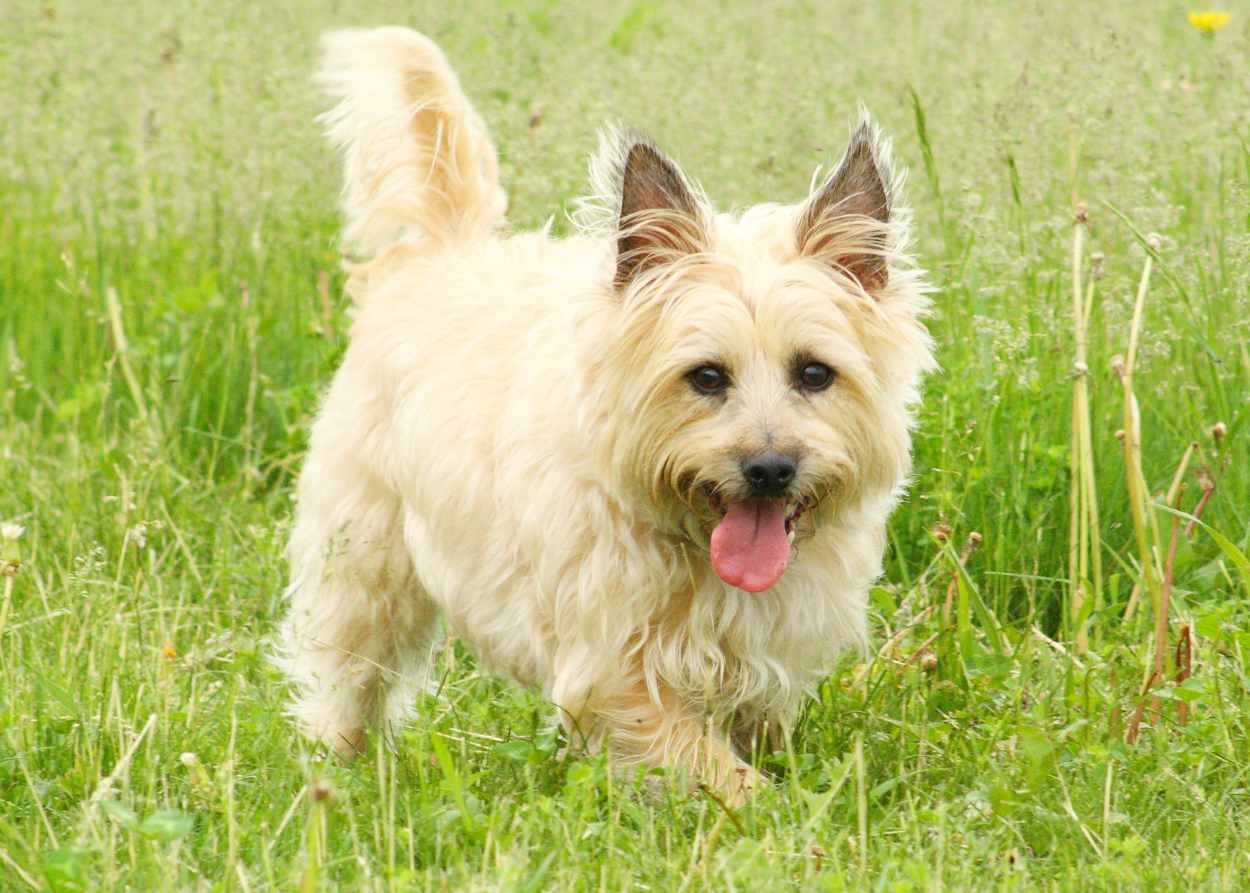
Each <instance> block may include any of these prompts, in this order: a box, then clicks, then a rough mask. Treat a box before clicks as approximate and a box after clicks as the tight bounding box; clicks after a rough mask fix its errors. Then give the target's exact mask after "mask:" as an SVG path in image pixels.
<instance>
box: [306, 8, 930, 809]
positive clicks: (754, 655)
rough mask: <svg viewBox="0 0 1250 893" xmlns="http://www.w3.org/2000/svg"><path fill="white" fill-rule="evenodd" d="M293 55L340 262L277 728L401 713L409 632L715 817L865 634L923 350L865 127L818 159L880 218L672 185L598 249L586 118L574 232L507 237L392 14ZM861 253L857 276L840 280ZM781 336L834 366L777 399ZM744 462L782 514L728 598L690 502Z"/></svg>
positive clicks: (783, 386)
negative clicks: (342, 342) (485, 671)
mask: <svg viewBox="0 0 1250 893" xmlns="http://www.w3.org/2000/svg"><path fill="white" fill-rule="evenodd" d="M326 45H327V47H328V54H327V62H326V68H325V70H324V72H323V75H322V77H323V79H324V81H325V83H327V84H329V85H331V87H332V91H333V93H334V94H335V96H336V97H337V98H338V99H339V100H340V105H339V107H338V109H337V110H336V111H334V112H332V113H331V115H330V116H329V118H328V121H329V124H330V130H331V135H332V138H333V139H334V140H335V141H336V142H337V143H338V144H339V145H340V146H341V147H342V148H343V150H344V152H345V155H346V159H347V163H346V176H347V185H346V189H345V192H344V205H345V215H346V219H347V238H348V244H349V246H350V247H351V248H352V250H353V251H355V252H358V253H359V254H360V255H361V256H360V257H359V258H358V260H359V263H358V264H357V265H356V266H355V267H354V268H353V277H352V283H351V292H352V294H353V297H354V298H355V299H356V308H355V319H354V323H353V326H352V332H351V344H350V347H349V349H348V351H347V353H346V356H345V357H344V359H343V363H342V366H341V368H340V369H339V371H338V373H337V375H336V376H335V378H334V381H333V383H332V384H331V386H330V389H329V391H328V393H327V394H326V396H325V399H324V403H323V405H322V407H321V410H320V414H319V416H318V418H317V421H316V424H315V426H314V428H313V431H312V439H311V445H310V449H309V453H308V457H307V460H306V463H305V466H304V470H303V473H302V475H301V478H300V482H299V490H298V507H297V512H296V520H295V526H294V531H293V533H292V536H291V541H290V546H289V559H290V564H291V585H290V589H289V597H290V602H291V606H290V613H289V616H288V618H287V621H286V623H285V626H284V629H283V649H282V661H283V665H284V666H285V668H286V669H287V671H288V673H289V674H290V676H291V678H292V679H293V681H294V682H295V684H296V689H297V699H296V702H295V707H294V712H295V715H296V716H297V718H298V721H299V723H300V725H301V727H302V728H303V729H304V731H305V732H306V733H307V734H309V735H310V736H312V737H313V738H315V739H317V740H321V741H324V742H326V743H328V744H330V745H332V746H334V747H335V748H337V749H338V750H339V751H340V752H343V753H345V754H350V753H351V752H353V751H355V750H356V749H358V748H360V747H361V746H362V745H363V741H364V735H365V731H366V729H367V728H368V727H370V726H372V725H377V724H379V723H384V722H390V721H395V720H398V719H401V718H403V717H404V716H405V715H406V713H407V711H408V709H409V706H410V704H411V703H412V700H413V691H414V689H415V687H417V686H420V685H421V684H422V683H423V680H424V673H425V669H426V663H427V660H428V655H429V651H430V645H431V643H432V641H433V638H434V635H435V631H436V628H437V623H438V620H437V619H438V617H440V616H441V617H442V618H443V620H444V622H445V624H446V626H447V627H448V628H449V630H450V631H451V633H453V634H454V635H456V636H459V637H461V638H462V639H463V640H464V641H465V642H466V643H467V644H468V645H469V646H470V647H471V649H472V650H473V652H474V653H475V654H476V655H477V657H478V659H479V660H480V662H481V663H482V664H483V665H484V666H486V667H487V668H489V669H491V670H493V671H495V672H498V673H502V674H504V675H506V676H509V677H511V678H513V679H516V680H518V681H520V682H522V683H526V684H530V685H534V686H537V687H539V688H541V690H542V692H543V693H544V694H545V695H546V697H548V698H549V699H550V700H551V701H552V702H553V703H554V704H555V705H556V707H557V712H558V715H559V717H560V720H561V721H562V722H563V723H564V724H565V726H566V728H567V729H568V732H569V737H570V740H571V741H572V742H573V743H574V744H585V745H586V746H589V747H591V748H598V747H602V746H607V747H609V748H610V750H611V752H612V754H613V756H614V758H615V759H617V760H619V761H620V762H621V763H622V764H629V763H632V762H643V763H647V764H655V765H665V766H669V767H672V768H675V769H678V770H681V771H682V772H689V773H693V774H694V775H696V776H698V777H701V778H703V779H704V780H706V781H709V782H711V783H713V784H716V785H718V786H719V787H721V789H722V790H723V791H725V792H726V794H727V795H728V796H730V797H731V798H733V799H735V800H736V799H739V798H740V797H741V796H743V795H745V793H747V792H748V791H749V790H750V789H751V787H752V786H753V785H754V784H756V783H757V781H758V778H757V776H756V774H755V771H754V770H753V769H751V768H750V767H749V766H748V765H747V764H746V763H745V762H743V760H742V758H741V755H740V754H739V753H735V750H734V747H733V744H732V742H738V744H739V746H741V744H742V743H743V742H748V741H751V740H753V737H754V736H755V734H756V732H757V731H758V730H759V729H760V728H762V727H764V725H765V724H767V727H769V728H771V729H772V730H774V731H776V730H780V731H781V732H783V733H784V731H785V730H788V729H789V728H790V726H791V725H792V724H793V722H794V720H795V718H796V716H797V714H798V712H799V709H800V706H801V704H802V700H803V698H804V696H805V695H806V694H808V693H809V692H810V691H811V690H812V688H813V686H814V685H815V684H816V683H817V682H818V681H819V680H820V679H821V678H822V677H823V676H825V675H826V674H827V673H828V672H829V670H830V668H831V667H832V665H833V661H834V659H835V657H836V656H837V654H838V653H839V651H841V650H843V649H846V648H854V649H864V648H865V647H866V645H867V641H868V632H867V628H866V598H867V592H868V588H869V586H870V585H871V584H872V582H873V581H874V580H875V579H876V578H877V576H878V575H879V574H880V573H881V567H882V566H881V559H882V554H883V550H884V547H885V520H886V517H887V515H888V514H889V512H890V510H891V508H892V507H893V505H894V504H895V501H896V500H897V498H898V496H899V493H900V492H901V487H902V486H903V484H904V483H905V481H906V479H907V475H908V473H909V446H910V443H909V433H908V431H909V427H910V425H911V414H910V408H911V407H912V406H913V405H914V403H915V402H916V400H917V397H918V393H917V384H918V381H919V378H920V376H921V375H922V373H923V372H924V371H926V370H927V369H929V368H931V367H932V365H933V363H932V359H931V354H930V343H929V339H928V336H927V334H926V333H925V330H924V328H923V325H922V321H921V320H922V316H923V313H924V311H925V308H926V300H925V297H924V292H925V287H924V284H923V279H922V277H921V274H920V272H919V271H917V270H916V269H915V268H914V266H913V265H912V264H911V263H910V262H909V260H908V258H907V254H906V251H907V232H906V225H907V216H906V213H905V210H904V209H903V207H902V205H901V193H900V187H901V178H900V177H899V176H898V174H897V173H895V172H893V169H892V168H891V166H890V161H889V152H888V146H887V145H886V144H885V142H884V141H883V140H882V139H881V137H880V135H879V134H878V132H877V131H876V129H875V128H874V127H872V126H871V125H869V124H867V123H866V122H864V123H861V126H860V127H859V128H857V130H856V136H855V137H854V138H853V144H852V145H853V147H854V146H855V145H860V144H862V143H863V142H864V141H867V150H868V152H869V153H870V157H871V162H872V164H873V165H874V166H875V168H876V169H877V170H878V172H879V174H880V182H881V183H882V185H883V188H884V189H885V191H886V193H885V194H886V196H887V198H888V209H886V210H887V211H888V213H883V214H880V215H877V216H874V215H873V214H872V213H863V212H862V211H861V209H860V204H862V202H861V203H859V204H857V202H856V197H855V196H849V197H845V196H843V197H839V196H833V198H835V199H838V201H834V202H832V203H828V202H825V204H829V208H827V209H826V211H827V213H826V212H822V213H821V214H818V215H816V218H817V219H813V220H810V221H809V222H808V223H803V221H804V220H805V219H806V218H805V214H806V215H807V217H811V216H812V215H811V213H810V212H811V211H812V208H813V207H817V206H819V207H824V205H823V204H820V203H821V201H822V200H821V196H822V189H823V188H824V187H825V186H826V185H827V184H828V183H829V182H831V179H832V178H830V179H829V180H822V181H820V182H819V183H817V185H816V186H815V188H814V189H813V190H812V195H811V196H810V197H808V198H805V199H804V200H803V201H800V202H798V203H796V204H791V205H761V206H758V207H755V208H752V209H750V210H748V211H746V212H745V213H742V214H736V215H735V214H724V213H716V212H715V211H714V210H713V209H712V207H711V205H710V203H709V202H708V200H707V199H706V198H705V197H704V195H703V194H702V192H701V191H699V190H698V189H697V188H696V187H694V186H693V185H691V184H690V183H689V182H687V181H685V180H684V177H681V183H682V184H684V189H685V190H686V192H684V193H683V195H684V196H685V197H686V198H689V199H690V200H692V202H693V205H694V207H695V208H696V211H695V213H693V214H687V213H682V212H681V211H680V210H678V211H674V210H673V209H672V208H654V209H650V210H649V211H648V212H647V213H640V214H638V215H636V216H635V217H634V218H632V219H631V220H630V221H627V225H626V226H625V227H624V229H622V226H621V221H619V220H618V219H617V218H618V214H619V212H620V209H621V208H622V203H623V202H624V201H625V198H623V196H622V189H623V188H624V186H623V183H624V178H625V176H626V174H625V168H626V165H627V164H628V163H629V158H630V157H631V156H630V153H631V149H632V147H634V146H635V145H637V143H638V141H639V139H640V138H638V137H635V136H633V135H631V134H629V133H628V132H624V131H609V132H607V133H606V134H605V136H604V138H603V141H602V144H601V146H600V149H599V151H598V153H597V155H596V157H595V160H594V161H593V162H592V165H591V171H592V177H591V180H592V184H593V194H592V195H591V196H590V197H589V198H588V199H587V200H586V201H584V202H583V204H582V207H581V210H580V212H579V213H578V214H577V215H576V216H577V220H578V221H579V223H580V224H581V231H580V233H579V234H578V235H575V236H573V237H571V238H567V239H555V238H553V237H551V236H550V235H549V234H548V233H546V232H535V233H525V234H516V235H508V234H505V232H504V230H503V212H504V206H505V201H504V197H503V191H502V189H501V188H500V186H499V183H498V179H497V168H496V164H495V152H494V147H493V146H492V145H491V143H490V141H489V138H488V137H487V135H486V131H485V129H484V127H483V125H482V123H481V121H480V120H479V119H478V117H477V115H476V113H475V112H474V111H473V109H472V107H471V106H470V105H469V103H468V101H467V99H466V98H465V96H464V94H463V93H462V92H461V90H460V87H459V85H458V83H457V80H456V78H455V75H454V74H453V73H452V71H451V70H450V68H449V67H448V65H447V63H446V61H445V59H444V58H443V56H442V54H441V52H439V51H438V49H437V48H436V47H435V46H434V45H433V44H432V43H431V42H430V41H429V40H428V39H426V38H424V37H422V36H420V35H417V34H415V33H413V32H410V31H407V30H404V29H397V28H386V29H380V30H376V31H349V32H341V33H338V34H335V35H331V36H330V37H329V38H328V39H327V43H326ZM654 151H655V152H657V153H658V151H659V150H658V149H657V150H654ZM848 157H850V156H849V155H848ZM865 157H868V156H865ZM856 163H857V164H858V163H860V162H859V161H856ZM661 170H662V168H661ZM834 176H836V174H835V175H834ZM674 183H676V181H673V182H672V183H669V184H668V185H669V186H671V187H672V189H673V190H674V191H681V190H680V189H679V188H678V186H677V185H674ZM828 197H829V196H828V194H827V193H826V194H825V198H826V199H827V198H828ZM844 199H845V201H843V200H844ZM679 204H680V202H679ZM835 206H836V207H835ZM872 210H873V209H871V208H869V211H872ZM881 218H884V219H881ZM800 227H803V228H804V229H803V231H802V232H800V231H799V229H800ZM817 228H818V229H819V231H817ZM631 237H632V240H631ZM626 245H628V246H630V250H631V251H632V252H634V254H633V258H634V260H636V261H637V263H636V265H633V266H629V267H628V268H627V269H629V270H631V271H634V272H633V274H632V275H631V276H630V278H628V281H625V282H618V281H616V279H617V277H618V270H619V269H620V264H621V263H622V261H621V259H620V258H618V252H619V251H620V250H622V246H626ZM800 251H804V252H805V253H803V254H800ZM872 256H878V257H880V258H881V259H882V262H883V263H884V264H885V269H887V270H888V275H886V276H883V277H882V279H881V281H879V282H878V281H877V280H875V279H874V280H873V281H872V284H873V285H874V288H872V289H871V290H869V289H867V288H866V287H865V285H864V282H862V281H860V280H861V279H864V278H865V277H863V276H862V275H860V278H858V279H857V275H858V274H857V271H858V270H867V269H870V268H871V265H870V264H869V262H868V261H866V260H865V259H866V258H870V257H872ZM800 350H801V351H809V352H812V353H813V354H819V356H820V358H821V359H822V360H824V361H825V362H827V363H828V364H829V365H830V366H832V367H833V368H834V369H836V371H837V379H836V381H835V383H834V385H833V386H832V387H831V388H830V389H829V390H828V391H826V392H823V393H820V394H812V395H806V394H797V393H796V392H795V390H794V387H793V386H792V385H791V382H790V381H789V379H788V378H787V375H788V372H787V370H788V368H789V366H788V365H787V364H790V363H791V362H792V357H793V356H794V355H795V352H796V351H800ZM709 358H717V359H718V360H719V361H723V362H724V363H725V364H726V365H727V367H728V368H730V369H731V370H732V377H733V387H732V389H731V390H730V391H728V392H726V394H725V395H724V398H723V399H719V398H718V399H715V400H713V399H709V398H707V397H704V396H702V395H699V394H696V393H694V392H693V390H692V389H691V387H690V384H689V383H688V382H687V381H686V380H685V375H686V373H687V372H688V371H689V370H690V369H691V367H692V366H695V365H697V364H699V363H701V362H706V361H707V360H708V359H709ZM765 447H768V448H778V449H786V450H791V451H793V452H794V453H795V454H796V455H801V456H802V457H803V458H802V461H801V463H800V465H799V471H798V477H797V478H796V480H795V483H794V493H795V499H799V498H807V499H809V500H812V501H815V503H816V504H815V506H814V507H813V508H812V509H810V510H809V511H808V512H807V513H806V514H803V515H802V517H801V518H800V526H799V530H798V531H797V539H796V540H795V545H794V549H793V552H792V558H791V563H790V566H789V569H788V570H787V571H786V572H785V575H784V576H783V577H782V579H781V580H780V582H779V583H777V584H776V585H775V586H774V587H773V588H772V589H770V590H768V591H766V592H762V593H759V594H750V593H746V592H742V591H739V590H737V589H733V588H732V587H730V586H728V585H726V584H725V583H724V582H722V580H721V579H720V578H719V577H718V576H717V574H716V573H715V572H714V571H713V569H712V566H711V565H710V562H709V557H708V542H709V539H708V538H709V531H710V530H711V528H712V527H713V526H714V525H715V523H716V521H717V517H718V515H717V508H716V504H714V502H713V500H714V499H716V500H722V499H729V500H734V499H738V498H743V497H742V492H743V491H742V488H743V487H744V486H745V484H744V482H743V480H742V472H741V470H740V464H741V460H742V457H743V455H745V454H747V453H750V452H751V451H753V450H759V449H763V448H765Z"/></svg>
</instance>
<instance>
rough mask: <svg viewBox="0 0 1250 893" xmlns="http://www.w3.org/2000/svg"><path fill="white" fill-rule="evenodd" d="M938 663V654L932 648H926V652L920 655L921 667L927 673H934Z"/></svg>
mask: <svg viewBox="0 0 1250 893" xmlns="http://www.w3.org/2000/svg"><path fill="white" fill-rule="evenodd" d="M937 665H938V659H937V655H936V654H934V653H933V651H932V649H929V648H926V649H925V651H924V654H922V655H920V669H922V670H924V671H925V672H926V673H932V672H933V671H934V670H936V669H937Z"/></svg>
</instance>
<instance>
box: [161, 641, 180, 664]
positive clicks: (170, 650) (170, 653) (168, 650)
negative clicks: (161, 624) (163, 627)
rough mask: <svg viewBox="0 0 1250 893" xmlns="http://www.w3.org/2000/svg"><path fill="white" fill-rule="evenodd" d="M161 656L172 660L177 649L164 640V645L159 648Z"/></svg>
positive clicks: (176, 653)
mask: <svg viewBox="0 0 1250 893" xmlns="http://www.w3.org/2000/svg"><path fill="white" fill-rule="evenodd" d="M161 656H162V657H165V658H168V659H169V660H173V659H174V658H175V657H177V656H178V649H177V648H175V647H174V646H173V645H171V644H169V643H168V642H166V643H165V647H164V648H162V649H161Z"/></svg>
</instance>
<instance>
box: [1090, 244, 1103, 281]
mask: <svg viewBox="0 0 1250 893" xmlns="http://www.w3.org/2000/svg"><path fill="white" fill-rule="evenodd" d="M1106 264H1107V258H1106V256H1105V255H1104V254H1103V253H1102V252H1101V251H1095V252H1094V253H1093V254H1091V255H1090V256H1089V275H1090V278H1092V279H1093V280H1094V281H1095V282H1096V281H1098V280H1099V279H1101V278H1102V277H1103V276H1104V275H1106V272H1107V271H1106Z"/></svg>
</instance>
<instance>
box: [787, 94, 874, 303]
mask: <svg viewBox="0 0 1250 893" xmlns="http://www.w3.org/2000/svg"><path fill="white" fill-rule="evenodd" d="M887 159H888V148H887V147H886V145H885V144H884V142H883V141H882V139H881V138H880V136H879V134H878V133H877V129H876V127H874V126H873V124H872V122H871V121H869V120H868V119H867V118H865V119H864V120H863V121H861V122H860V125H859V127H857V128H856V130H855V133H854V134H853V135H852V136H851V142H850V145H848V146H847V148H846V154H845V155H843V156H842V160H841V162H839V163H838V166H837V168H836V169H835V170H834V172H833V173H832V174H831V175H830V176H829V178H828V179H827V180H825V181H824V183H823V184H821V186H820V187H819V188H817V189H816V191H815V192H814V193H813V194H812V197H811V198H810V199H808V201H807V204H806V205H805V206H804V207H803V208H802V210H801V211H800V212H799V219H798V226H797V231H796V233H795V236H796V243H797V245H798V250H799V254H800V255H801V256H803V257H812V258H817V259H820V260H823V261H825V262H827V263H829V264H830V265H831V266H834V267H835V268H837V269H839V270H841V271H843V272H845V273H848V274H849V275H850V276H852V277H853V278H854V279H855V280H856V281H857V282H859V284H860V285H861V286H862V287H863V289H864V291H865V292H867V293H868V294H870V295H874V296H875V295H876V294H877V293H879V292H880V291H881V289H882V288H884V287H885V285H886V283H887V282H888V281H889V269H888V264H887V260H888V256H889V252H890V240H891V232H890V222H891V221H890V216H891V210H892V209H891V204H892V195H891V186H892V181H891V176H892V175H891V172H890V169H889V162H888V160H887Z"/></svg>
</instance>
